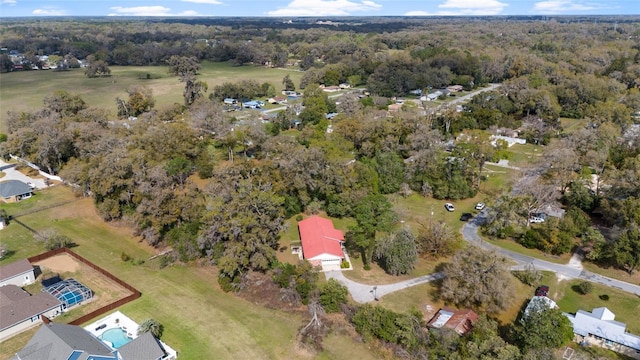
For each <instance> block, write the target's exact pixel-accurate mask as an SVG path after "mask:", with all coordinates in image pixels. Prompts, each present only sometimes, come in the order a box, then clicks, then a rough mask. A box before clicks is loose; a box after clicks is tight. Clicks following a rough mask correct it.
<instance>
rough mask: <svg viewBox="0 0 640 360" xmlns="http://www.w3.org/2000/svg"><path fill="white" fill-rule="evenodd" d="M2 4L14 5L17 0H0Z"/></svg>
mask: <svg viewBox="0 0 640 360" xmlns="http://www.w3.org/2000/svg"><path fill="white" fill-rule="evenodd" d="M0 4H7V5H10V6H13V5H15V4H16V0H2V1H0Z"/></svg>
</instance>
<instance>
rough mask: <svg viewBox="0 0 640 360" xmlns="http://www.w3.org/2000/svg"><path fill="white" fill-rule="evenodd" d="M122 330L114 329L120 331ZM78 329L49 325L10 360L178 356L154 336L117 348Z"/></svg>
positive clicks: (164, 359)
mask: <svg viewBox="0 0 640 360" xmlns="http://www.w3.org/2000/svg"><path fill="white" fill-rule="evenodd" d="M117 329H120V328H111V329H107V330H106V331H109V330H112V331H113V330H117ZM112 346H113V344H112V343H111V342H109V341H106V340H104V339H102V338H99V337H97V336H96V335H94V334H92V333H91V332H90V331H87V330H86V329H83V328H81V327H79V326H76V325H67V324H57V323H53V322H48V323H46V324H45V325H43V326H42V327H40V329H38V331H37V332H36V333H35V335H34V336H33V337H32V338H31V340H29V342H28V343H27V345H26V346H25V347H24V348H22V350H20V351H18V352H17V353H16V354H15V356H14V357H12V358H11V359H10V360H43V359H51V360H57V359H60V360H63V359H64V360H67V359H70V360H76V359H84V360H169V359H176V358H177V353H176V352H175V351H174V350H173V349H171V351H170V352H167V351H165V349H164V347H163V343H162V342H161V341H160V340H158V339H156V338H155V337H154V336H153V335H152V334H151V333H150V332H145V333H143V334H141V335H139V336H137V337H136V338H135V339H129V340H128V341H126V343H125V344H120V345H119V346H118V347H117V348H116V347H112Z"/></svg>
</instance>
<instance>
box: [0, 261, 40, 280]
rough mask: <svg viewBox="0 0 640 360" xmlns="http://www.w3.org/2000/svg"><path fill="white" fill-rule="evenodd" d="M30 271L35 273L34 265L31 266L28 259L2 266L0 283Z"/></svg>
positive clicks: (0, 268) (0, 267)
mask: <svg viewBox="0 0 640 360" xmlns="http://www.w3.org/2000/svg"><path fill="white" fill-rule="evenodd" d="M29 271H33V265H31V263H30V262H29V260H27V259H22V260H18V261H15V262H12V263H11V264H7V265H4V266H0V281H4V280H7V279H11V278H12V277H14V276H18V275H22V274H24V273H27V272H29Z"/></svg>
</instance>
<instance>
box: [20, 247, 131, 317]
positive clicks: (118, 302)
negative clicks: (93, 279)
mask: <svg viewBox="0 0 640 360" xmlns="http://www.w3.org/2000/svg"><path fill="white" fill-rule="evenodd" d="M62 253H66V254H67V255H69V256H71V257H73V258H74V259H76V260H78V261H80V262H81V263H83V264H86V265H87V266H89V267H90V268H92V269H94V270H95V271H97V272H99V273H100V274H102V275H104V276H105V277H106V278H108V279H110V280H112V281H114V282H115V283H117V284H118V285H120V286H122V287H123V288H125V289H127V290H129V291H131V295H129V296H127V297H124V298H122V299H119V300H116V301H114V302H112V303H111V304H107V305H105V306H103V307H101V308H99V309H96V310H94V311H92V312H90V313H88V314H86V315H84V316H81V317H79V318H78V319H75V320H73V321H71V322H70V323H69V324H71V325H81V324H84V323H85V322H87V321H89V320H91V319H94V318H96V317H98V316H100V315H102V314H105V313H107V312H109V311H111V310H114V309H116V308H118V307H120V306H122V305H124V304H126V303H128V302H130V301H133V300H135V299H137V298H139V297H140V296H142V293H140V291H138V290H137V289H136V288H134V287H133V286H131V285H129V284H127V283H126V282H124V281H122V280H120V279H118V278H117V277H115V276H114V275H112V274H111V273H110V272H108V271H106V270H104V269H103V268H101V267H99V266H98V265H96V264H94V263H92V262H91V261H89V260H87V259H85V258H83V257H82V256H80V255H78V254H76V253H75V252H73V251H71V250H70V249H68V248H60V249H55V250H51V251H47V252H46V253H43V254H40V255H36V256H32V257H30V258H29V259H28V260H29V262H30V263H34V262H38V261H42V260H44V259H47V258H50V257H53V256H56V255H60V254H62Z"/></svg>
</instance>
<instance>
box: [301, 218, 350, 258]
mask: <svg viewBox="0 0 640 360" xmlns="http://www.w3.org/2000/svg"><path fill="white" fill-rule="evenodd" d="M298 231H299V232H300V242H301V243H302V256H303V257H304V258H305V259H306V260H307V261H309V262H310V263H311V264H313V265H314V266H322V269H323V270H325V271H327V270H337V269H340V264H341V263H342V260H343V259H345V254H344V249H343V244H344V234H343V233H342V231H340V230H337V229H335V228H334V227H333V222H332V221H331V220H330V219H325V218H322V217H320V216H317V215H314V216H310V217H308V218H306V219H304V220H302V221H300V222H298Z"/></svg>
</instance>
